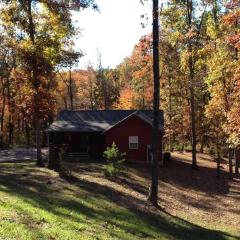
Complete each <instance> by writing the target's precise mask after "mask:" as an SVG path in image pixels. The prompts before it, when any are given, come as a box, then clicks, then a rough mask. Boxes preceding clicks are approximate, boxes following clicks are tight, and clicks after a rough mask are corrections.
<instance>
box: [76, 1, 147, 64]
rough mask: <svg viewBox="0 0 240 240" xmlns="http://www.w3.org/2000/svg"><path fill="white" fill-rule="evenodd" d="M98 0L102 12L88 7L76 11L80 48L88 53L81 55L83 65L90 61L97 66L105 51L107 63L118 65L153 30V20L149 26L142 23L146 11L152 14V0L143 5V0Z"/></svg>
mask: <svg viewBox="0 0 240 240" xmlns="http://www.w3.org/2000/svg"><path fill="white" fill-rule="evenodd" d="M96 2H97V4H98V6H99V8H100V12H97V11H94V10H92V9H85V10H83V11H81V12H78V13H74V15H73V20H74V21H75V22H76V23H75V24H76V26H77V27H79V28H80V29H81V34H80V36H79V38H78V39H77V40H76V49H81V50H82V51H83V52H84V53H85V54H86V55H85V56H84V57H82V58H81V59H80V61H79V68H86V66H87V65H88V63H89V62H91V63H92V64H93V66H94V67H97V65H98V60H97V59H98V58H97V52H100V53H101V60H102V66H103V67H115V66H116V65H118V64H120V63H121V62H122V61H123V59H124V58H125V57H127V56H130V55H131V52H132V50H133V47H134V46H135V44H137V43H138V40H139V39H140V38H141V36H144V35H146V34H148V33H150V32H151V23H150V22H149V23H148V24H147V26H146V27H145V28H142V26H141V22H142V21H143V20H142V18H141V15H142V14H148V16H149V19H150V17H151V7H150V4H149V3H145V5H144V6H143V5H142V4H141V3H140V0H96ZM149 21H150V20H149ZM145 22H146V21H145Z"/></svg>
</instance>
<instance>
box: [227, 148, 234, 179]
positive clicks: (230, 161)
mask: <svg viewBox="0 0 240 240" xmlns="http://www.w3.org/2000/svg"><path fill="white" fill-rule="evenodd" d="M228 163H229V179H232V175H233V164H232V149H231V148H229V149H228Z"/></svg>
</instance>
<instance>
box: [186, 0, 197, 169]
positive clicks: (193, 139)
mask: <svg viewBox="0 0 240 240" xmlns="http://www.w3.org/2000/svg"><path fill="white" fill-rule="evenodd" d="M192 11H193V3H192V0H187V20H188V29H189V30H190V29H191V28H192ZM192 47H193V46H192V39H191V37H189V39H188V52H189V58H188V70H189V76H188V81H189V92H190V108H191V143H192V168H193V169H197V157H196V123H195V99H194V86H193V83H194V61H193V50H192Z"/></svg>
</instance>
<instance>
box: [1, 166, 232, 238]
mask: <svg viewBox="0 0 240 240" xmlns="http://www.w3.org/2000/svg"><path fill="white" fill-rule="evenodd" d="M25 166H26V165H25ZM9 168H10V169H9ZM13 170H14V169H11V167H9V166H6V167H5V168H1V169H0V185H1V186H0V191H2V192H7V193H10V194H11V195H13V196H14V195H15V196H18V197H20V198H21V199H23V200H24V201H25V202H27V203H29V204H31V205H32V206H34V207H36V208H40V209H43V210H46V211H48V212H50V213H52V214H54V215H55V216H57V217H59V218H60V219H61V221H67V220H69V219H71V220H72V221H76V222H84V221H85V220H86V218H88V219H91V220H93V221H94V222H97V223H98V224H102V225H103V226H104V227H105V228H108V227H109V226H110V227H111V226H117V227H118V228H120V229H121V230H122V231H124V232H127V233H130V234H132V235H133V236H135V237H136V238H152V239H156V238H158V239H161V238H160V237H162V238H163V237H164V239H189V240H191V239H194V240H198V239H199V240H203V239H204V240H207V239H211V240H212V239H218V240H224V239H228V238H229V237H232V239H237V238H234V237H233V236H230V235H228V234H227V233H223V232H220V231H213V230H208V229H205V228H203V227H199V226H196V225H194V224H192V223H189V222H187V221H183V220H181V219H177V218H176V217H172V216H169V215H167V214H164V213H160V212H158V213H149V212H147V211H144V209H143V208H142V206H145V205H146V202H145V201H143V200H141V199H137V198H134V197H133V196H129V195H126V194H124V193H122V192H119V191H117V190H114V189H113V188H111V187H110V186H105V185H104V186H103V185H100V184H98V183H95V182H90V181H86V180H81V179H78V178H76V177H75V179H74V183H72V182H71V185H74V187H76V189H77V190H73V189H72V188H69V189H68V190H69V191H72V194H73V195H74V196H75V197H74V198H71V197H69V196H68V195H66V196H65V195H64V192H63V191H58V192H57V193H56V194H53V193H54V192H53V191H54V188H53V186H52V185H48V184H46V182H47V180H48V176H42V175H41V176H39V175H38V174H37V172H39V169H36V168H35V167H28V166H26V171H31V172H33V171H36V172H35V173H34V174H35V175H36V176H35V177H34V178H31V179H26V177H24V176H23V175H22V174H17V173H12V174H9V172H11V171H13ZM62 181H63V180H62ZM16 183H17V184H16ZM66 185H67V184H66ZM71 185H70V186H71ZM66 188H67V186H66ZM32 189H35V190H34V191H33V190H32ZM78 190H79V191H80V193H79V192H78ZM82 191H84V192H85V193H86V195H84V194H82V193H81V192H82ZM106 202H111V203H113V204H116V205H117V206H119V207H117V206H116V208H115V207H114V208H111V207H109V206H108V204H107V203H106ZM62 208H64V209H66V210H67V211H62ZM16 210H17V209H16ZM19 211H24V209H19ZM69 212H74V214H73V215H70V214H69ZM83 216H84V217H85V218H83ZM29 217H30V216H29ZM84 219H85V220H84ZM69 228H71V225H69ZM111 235H112V237H115V238H119V239H124V237H123V236H122V235H121V233H120V232H119V231H114V229H111ZM125 239H128V238H125Z"/></svg>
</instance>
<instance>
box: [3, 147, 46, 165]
mask: <svg viewBox="0 0 240 240" xmlns="http://www.w3.org/2000/svg"><path fill="white" fill-rule="evenodd" d="M47 151H48V149H47V148H44V149H42V156H43V158H46V157H47ZM36 159H37V149H36V148H18V149H8V150H0V163H1V162H17V161H23V160H36Z"/></svg>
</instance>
